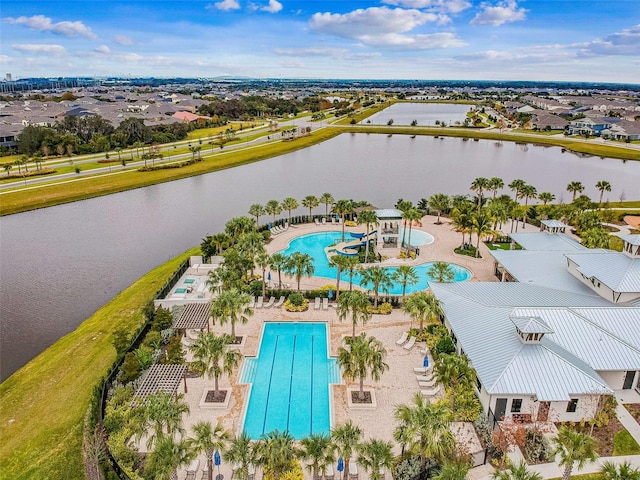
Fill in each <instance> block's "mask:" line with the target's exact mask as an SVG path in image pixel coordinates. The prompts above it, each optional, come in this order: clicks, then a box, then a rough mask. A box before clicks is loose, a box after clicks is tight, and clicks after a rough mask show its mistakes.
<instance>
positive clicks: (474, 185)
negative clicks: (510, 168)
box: [470, 177, 491, 210]
mask: <svg viewBox="0 0 640 480" xmlns="http://www.w3.org/2000/svg"><path fill="white" fill-rule="evenodd" d="M489 188H491V183H490V181H489V179H488V178H485V177H478V178H476V179H475V180H474V181H473V182H471V187H470V190H473V191H474V192H476V193H477V195H478V210H480V207H482V194H483V193H484V191H485V190H487V189H489Z"/></svg>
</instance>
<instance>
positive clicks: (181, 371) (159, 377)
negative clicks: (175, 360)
mask: <svg viewBox="0 0 640 480" xmlns="http://www.w3.org/2000/svg"><path fill="white" fill-rule="evenodd" d="M185 373H187V366H186V365H161V364H155V365H151V367H150V368H149V370H147V373H146V374H145V376H144V378H143V379H142V383H141V384H140V386H139V387H138V389H137V390H136V394H135V395H134V398H135V399H137V400H145V399H146V398H147V397H148V396H149V395H152V394H154V393H158V392H166V393H169V394H171V395H175V394H176V392H177V391H178V385H180V380H182V379H183V378H184V391H185V392H186V391H187V379H186V377H185Z"/></svg>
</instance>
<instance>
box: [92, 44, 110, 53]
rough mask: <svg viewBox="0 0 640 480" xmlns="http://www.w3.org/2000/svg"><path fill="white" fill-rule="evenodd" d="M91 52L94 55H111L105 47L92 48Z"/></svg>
mask: <svg viewBox="0 0 640 480" xmlns="http://www.w3.org/2000/svg"><path fill="white" fill-rule="evenodd" d="M93 51H94V52H96V53H103V54H105V55H109V54H110V53H111V49H110V48H109V47H107V46H106V45H100V46H99V47H96V48H94V49H93Z"/></svg>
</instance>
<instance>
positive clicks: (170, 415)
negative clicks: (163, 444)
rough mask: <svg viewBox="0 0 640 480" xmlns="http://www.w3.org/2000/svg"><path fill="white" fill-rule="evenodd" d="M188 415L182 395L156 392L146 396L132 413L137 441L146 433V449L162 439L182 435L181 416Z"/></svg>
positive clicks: (187, 406) (187, 407)
mask: <svg viewBox="0 0 640 480" xmlns="http://www.w3.org/2000/svg"><path fill="white" fill-rule="evenodd" d="M185 413H189V405H188V404H187V403H186V402H185V401H184V395H182V394H180V395H176V396H174V395H171V394H170V393H167V392H157V393H153V394H151V395H148V396H147V398H146V399H145V400H144V402H143V403H142V404H141V405H138V406H137V407H135V408H134V409H133V411H132V418H133V424H134V430H135V436H136V438H137V439H138V440H140V438H142V436H143V435H144V434H145V433H146V434H148V437H147V447H149V448H150V447H151V445H153V444H154V443H157V442H158V440H160V439H161V438H162V437H165V436H169V437H171V436H173V434H174V433H176V432H177V433H183V432H184V429H183V428H182V416H183V414H185Z"/></svg>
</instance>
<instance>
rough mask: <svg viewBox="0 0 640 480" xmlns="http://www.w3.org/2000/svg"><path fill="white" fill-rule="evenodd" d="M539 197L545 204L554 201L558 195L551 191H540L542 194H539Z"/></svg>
mask: <svg viewBox="0 0 640 480" xmlns="http://www.w3.org/2000/svg"><path fill="white" fill-rule="evenodd" d="M538 199H539V200H540V201H541V202H542V204H543V205H546V204H547V203H549V202H553V201H554V200H555V199H556V196H555V195H554V194H553V193H551V192H540V195H538Z"/></svg>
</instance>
